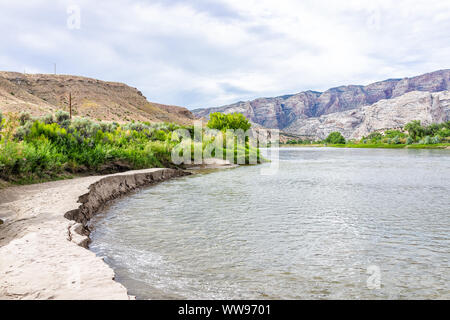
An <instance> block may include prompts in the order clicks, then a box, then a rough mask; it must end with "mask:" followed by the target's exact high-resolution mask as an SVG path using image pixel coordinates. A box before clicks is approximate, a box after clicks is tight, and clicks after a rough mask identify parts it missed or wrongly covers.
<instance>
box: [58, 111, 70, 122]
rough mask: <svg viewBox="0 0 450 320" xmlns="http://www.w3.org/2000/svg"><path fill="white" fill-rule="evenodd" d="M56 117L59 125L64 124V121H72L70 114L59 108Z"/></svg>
mask: <svg viewBox="0 0 450 320" xmlns="http://www.w3.org/2000/svg"><path fill="white" fill-rule="evenodd" d="M55 119H56V122H57V123H58V124H59V125H62V124H63V123H66V121H70V114H69V113H68V112H66V111H61V110H58V111H56V113H55Z"/></svg>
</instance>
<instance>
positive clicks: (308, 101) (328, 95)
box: [193, 69, 450, 134]
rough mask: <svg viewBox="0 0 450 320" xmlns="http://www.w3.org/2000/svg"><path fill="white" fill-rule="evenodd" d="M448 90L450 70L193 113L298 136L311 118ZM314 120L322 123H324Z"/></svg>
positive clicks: (240, 103)
mask: <svg viewBox="0 0 450 320" xmlns="http://www.w3.org/2000/svg"><path fill="white" fill-rule="evenodd" d="M449 89H450V69H447V70H440V71H436V72H432V73H427V74H424V75H421V76H417V77H413V78H404V79H388V80H385V81H380V82H376V83H372V84H370V85H367V86H359V85H349V86H341V87H336V88H332V89H329V90H327V91H325V92H316V91H305V92H300V93H297V94H293V95H286V96H281V97H275V98H259V99H255V100H253V101H246V102H242V101H241V102H238V103H235V104H232V105H227V106H223V107H219V108H210V109H197V110H193V113H194V114H195V115H197V116H201V117H205V118H208V116H209V114H210V113H212V112H223V113H232V112H240V113H242V114H244V115H245V116H246V117H247V118H249V119H250V121H252V122H254V123H256V124H259V125H262V126H264V127H267V128H277V129H281V130H286V131H288V132H291V133H296V134H299V133H301V132H302V130H301V128H302V124H305V125H306V124H307V123H308V125H310V124H311V123H313V122H308V121H306V120H307V119H310V118H319V117H321V116H324V115H329V114H335V113H341V112H343V111H347V110H353V109H358V108H361V107H364V106H370V105H373V104H374V103H377V102H379V101H381V100H390V99H394V98H397V97H400V96H403V95H405V94H406V93H409V92H412V91H422V92H428V93H433V92H441V91H446V90H449ZM413 96H414V95H413ZM347 115H348V114H343V115H342V117H347ZM411 116H412V115H411ZM339 117H340V116H339V115H337V114H336V115H334V116H331V117H329V118H326V119H331V118H336V119H338V118H339ZM416 118H417V117H416ZM323 119H325V118H322V120H323ZM314 121H316V122H320V121H321V120H320V119H316V120H314ZM342 121H344V120H342ZM321 123H322V126H325V125H326V124H327V123H328V122H321ZM311 128H312V127H311ZM311 128H309V129H308V128H305V129H304V130H303V131H305V132H308V133H311V134H312V132H311V130H310V129H311Z"/></svg>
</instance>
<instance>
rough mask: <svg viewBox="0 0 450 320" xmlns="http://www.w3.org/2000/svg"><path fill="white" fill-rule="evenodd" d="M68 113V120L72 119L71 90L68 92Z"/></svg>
mask: <svg viewBox="0 0 450 320" xmlns="http://www.w3.org/2000/svg"><path fill="white" fill-rule="evenodd" d="M69 115H70V120H72V92H70V93H69Z"/></svg>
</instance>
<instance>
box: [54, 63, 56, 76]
mask: <svg viewBox="0 0 450 320" xmlns="http://www.w3.org/2000/svg"><path fill="white" fill-rule="evenodd" d="M54 66H55V75H56V63H54Z"/></svg>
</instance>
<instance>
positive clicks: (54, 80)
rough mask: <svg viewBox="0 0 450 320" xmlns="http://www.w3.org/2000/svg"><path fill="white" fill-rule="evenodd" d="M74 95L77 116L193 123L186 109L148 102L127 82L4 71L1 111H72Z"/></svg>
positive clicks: (0, 88) (0, 83) (0, 74)
mask: <svg viewBox="0 0 450 320" xmlns="http://www.w3.org/2000/svg"><path fill="white" fill-rule="evenodd" d="M69 93H71V95H72V105H73V112H74V115H77V116H85V117H90V118H93V119H101V120H111V121H129V120H140V121H151V122H166V121H167V122H177V123H181V124H189V123H192V121H193V119H195V116H194V115H193V114H192V113H191V112H190V111H189V110H188V109H186V108H182V107H176V106H168V105H162V104H158V103H153V102H149V101H147V99H146V98H145V97H144V96H143V95H142V93H141V92H140V91H139V90H137V89H136V88H132V87H129V86H127V85H126V84H123V83H118V82H106V81H100V80H96V79H91V78H85V77H79V76H71V75H49V74H23V73H17V72H0V110H1V111H3V112H21V111H27V112H30V113H31V114H32V115H35V116H40V115H44V114H46V113H49V112H54V111H56V110H68V108H69Z"/></svg>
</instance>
